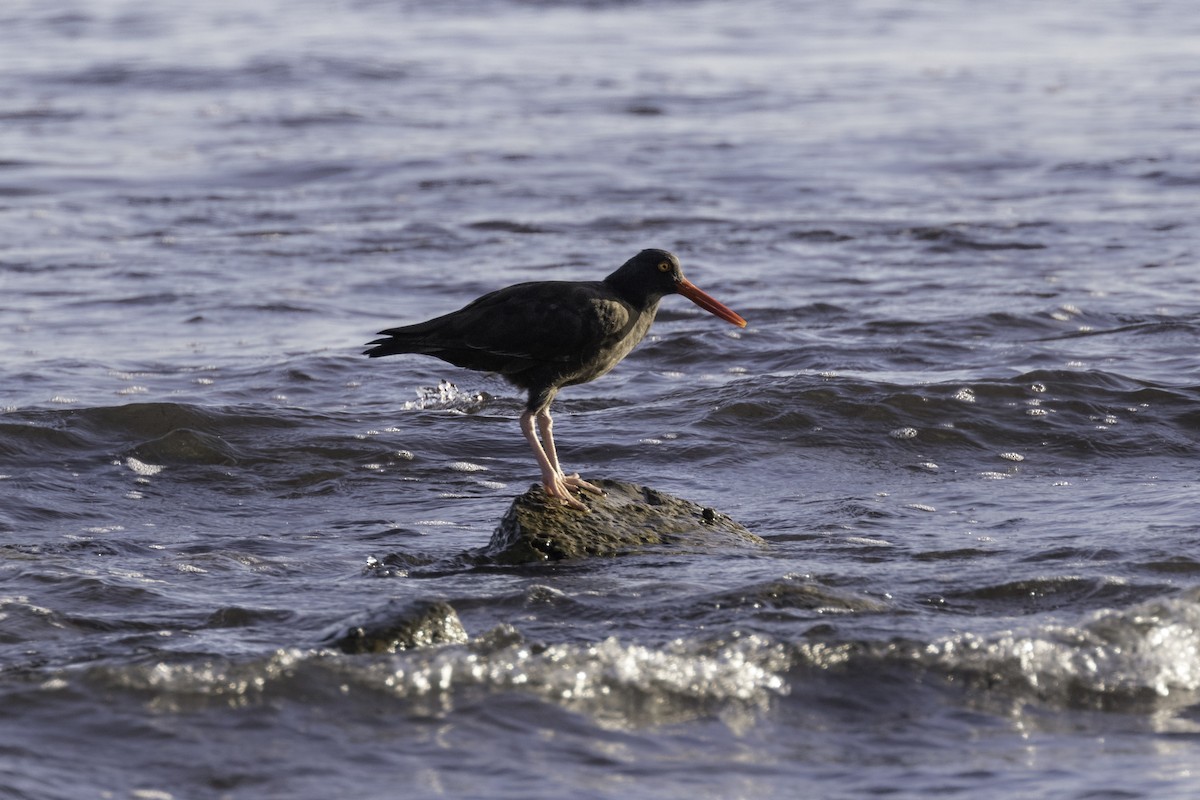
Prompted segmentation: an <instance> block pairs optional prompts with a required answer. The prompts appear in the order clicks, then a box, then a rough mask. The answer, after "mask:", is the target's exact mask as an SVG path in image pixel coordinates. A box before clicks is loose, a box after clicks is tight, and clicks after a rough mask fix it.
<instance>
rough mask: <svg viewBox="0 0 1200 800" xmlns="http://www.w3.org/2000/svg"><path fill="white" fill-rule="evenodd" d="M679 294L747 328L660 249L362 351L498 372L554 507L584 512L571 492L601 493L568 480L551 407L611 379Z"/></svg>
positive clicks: (520, 291) (536, 286)
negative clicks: (516, 398)
mask: <svg viewBox="0 0 1200 800" xmlns="http://www.w3.org/2000/svg"><path fill="white" fill-rule="evenodd" d="M669 294H681V295H683V296H684V297H686V298H687V299H689V300H691V301H692V302H693V303H695V304H696V305H698V306H699V307H700V308H702V309H704V310H705V311H708V312H709V313H711V314H713V315H715V316H717V317H719V318H720V319H722V320H725V321H726V322H729V323H732V324H734V325H737V326H738V327H739V328H744V327H746V320H745V319H743V318H742V317H741V316H739V315H738V314H737V313H736V312H734V311H733V310H732V309H730V308H729V307H728V306H726V305H724V304H723V303H721V302H719V301H718V300H716V299H714V298H713V297H712V296H710V295H709V294H707V293H705V292H703V291H701V290H700V289H699V288H697V287H696V285H695V284H693V283H692V282H691V281H689V280H688V279H687V278H685V277H684V275H683V270H682V268H681V266H680V262H679V259H678V258H676V257H675V255H673V254H672V253H670V252H668V251H666V250H659V249H647V250H642V251H641V252H639V253H638V254H637V255H635V256H634V257H633V258H631V259H629V260H628V261H626V262H625V263H624V264H622V265H621V266H620V267H619V268H617V269H616V270H615V271H614V272H613V273H612V274H611V275H609V276H608V277H607V278H605V279H604V280H602V281H534V282H530V283H518V284H515V285H513V286H508V287H505V288H503V289H498V290H496V291H494V292H491V293H489V294H485V295H483V296H482V297H480V298H478V299H476V300H474V301H473V302H471V303H469V304H468V305H466V306H464V307H463V308H461V309H459V310H458V311H454V312H451V313H449V314H444V315H442V316H440V317H435V318H434V319H431V320H427V321H425V322H418V323H416V324H414V325H405V326H402V327H397V328H388V329H387V330H382V331H380V332H379V336H380V337H382V338H379V339H375V340H373V341H371V342H368V343H367V346H368V347H369V348H370V349H368V350H364V351H363V355H366V356H368V357H370V358H379V357H381V356H390V355H397V354H402V353H414V354H419V355H426V356H433V357H434V358H439V359H441V360H442V361H446V362H448V363H450V364H453V365H455V366H458V367H464V368H466V369H471V370H478V371H482V372H492V373H497V374H499V375H500V376H501V377H503V378H505V379H506V380H507V381H509V382H510V383H511V384H513V385H514V386H516V387H518V388H521V389H524V390H526V391H527V392H528V399H527V402H526V403H525V410H524V412H523V413H522V414H521V417H520V425H521V432H522V433H523V434H524V436H525V439H526V440H527V441H528V442H529V446H530V448H531V449H532V450H533V454H534V457H535V458H536V459H537V462H538V467H539V468H540V470H541V476H542V487H543V489H544V490H545V493H546V495H547V496H549V497H550V498H554V499H556V500H558V501H560V502H561V503H562V504H563V505H566V506H568V507H570V508H573V509H577V510H581V511H586V510H587V506H585V505H584V504H583V503H582V502H580V501H579V500H578V499H577V498H576V497H575V496H574V495H573V494H572V493H571V490H572V489H577V490H579V491H581V492H589V493H593V494H603V491H602V490H601V489H600V488H598V487H597V486H595V485H593V484H591V483H588V482H587V481H586V480H584V479H583V478H581V477H580V476H579V474H578V473H573V474H570V475H568V474H566V473H565V472H564V471H563V469H562V467H561V466H560V464H559V461H558V452H557V449H556V448H555V445H554V435H553V425H554V423H553V420H552V419H551V416H550V403H551V402H552V401H553V400H554V398H555V395H557V394H558V391H559V390H560V389H562V388H563V387H564V386H574V385H577V384H580V383H587V382H589V381H593V380H595V379H596V378H599V377H600V376H602V375H604V374H605V373H607V372H608V371H609V370H611V369H612V368H613V367H615V366H616V365H617V364H618V363H619V362H620V361H621V360H622V359H623V358H625V356H627V355H629V353H630V351H632V350H633V348H634V347H636V346H637V345H638V343H639V342H641V341H642V339H643V338H645V336H646V333H647V331H649V330H650V325H651V323H652V322H654V317H655V315H656V314H657V313H658V304H659V301H660V300H661V299H662V298H663V297H665V296H666V295H669Z"/></svg>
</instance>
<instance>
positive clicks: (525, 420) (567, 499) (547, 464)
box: [521, 411, 600, 511]
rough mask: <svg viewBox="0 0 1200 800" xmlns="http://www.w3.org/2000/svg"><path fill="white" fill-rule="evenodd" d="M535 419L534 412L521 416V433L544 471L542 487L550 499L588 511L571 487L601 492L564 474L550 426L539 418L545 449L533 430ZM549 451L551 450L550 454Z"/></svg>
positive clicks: (527, 412) (578, 479) (574, 477)
mask: <svg viewBox="0 0 1200 800" xmlns="http://www.w3.org/2000/svg"><path fill="white" fill-rule="evenodd" d="M533 417H534V414H533V412H532V411H526V412H525V413H524V414H522V415H521V433H523V434H525V440H526V441H527V442H529V446H530V447H531V448H533V455H534V457H535V458H537V462H538V466H539V467H540V468H541V470H542V487H543V488H544V489H545V490H546V494H547V495H549V496H550V497H557V498H558V499H559V500H561V501H562V502H563V503H564V504H566V505H568V506H570V507H571V508H574V509H578V510H580V511H586V510H587V506H585V505H584V504H583V503H581V502H579V501H578V500H577V499H575V497H574V496H573V495H572V494H571V490H570V488H569V487H571V486H578V487H579V488H584V486H586V487H587V488H588V489H590V490H593V491H597V492H598V491H600V490H599V489H596V487H594V486H592V485H591V484H590V483H587V481H584V480H583V479H581V478H580V477H579V476H578V475H574V476H572V477H571V478H568V477H566V476H565V475H563V474H562V469H561V468H560V467H559V466H558V455H557V453H555V450H554V439H553V437H552V436H550V426H549V425H543V423H542V421H541V417H540V416H539V418H538V427H539V428H540V429H541V430H542V431H543V432H544V433H543V435H544V436H545V437H546V442H547V448H545V449H543V447H542V443H541V442H540V441H539V440H538V436H537V433H536V432H535V431H534V428H533ZM547 450H549V452H548V453H547Z"/></svg>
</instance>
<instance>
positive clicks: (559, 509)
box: [479, 479, 766, 564]
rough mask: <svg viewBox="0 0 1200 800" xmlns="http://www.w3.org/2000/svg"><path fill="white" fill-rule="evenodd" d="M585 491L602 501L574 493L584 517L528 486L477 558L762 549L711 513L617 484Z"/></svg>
mask: <svg viewBox="0 0 1200 800" xmlns="http://www.w3.org/2000/svg"><path fill="white" fill-rule="evenodd" d="M591 483H593V484H594V485H596V486H598V487H599V488H601V489H603V490H604V492H605V494H604V495H603V496H597V495H593V494H590V493H582V494H581V495H580V497H581V499H582V500H583V502H584V503H585V504H586V505H587V506H588V510H587V511H586V512H583V511H575V510H572V509H569V508H566V507H565V506H563V505H562V504H561V503H559V502H557V501H555V500H552V499H551V498H549V497H547V496H546V494H545V492H544V491H543V490H542V487H541V486H533V487H532V488H530V490H529V491H527V492H525V493H524V494H522V495H520V496H519V497H517V498H516V499H515V500H513V502H512V505H511V506H510V507H509V509H508V512H507V513H506V514H505V515H504V518H503V519H501V521H500V525H499V527H497V528H496V531H495V532H494V533H493V534H492V539H491V542H490V543H489V544H488V546H487V547H486V548H484V549H483V550H482V551H480V552H479V555H481V556H483V557H485V558H486V560H489V561H492V562H494V563H505V564H521V563H527V562H531V561H554V560H561V559H574V558H585V557H588V556H614V555H618V554H621V553H626V552H631V551H637V550H641V549H645V548H650V547H661V546H667V547H681V548H685V549H686V548H698V549H704V550H711V549H713V548H719V547H730V546H734V547H762V546H765V544H766V543H765V542H764V541H763V540H762V539H761V538H759V537H758V536H755V535H754V534H753V533H751V532H750V531H748V530H746V529H745V528H744V527H742V526H741V525H739V524H738V523H736V522H734V521H733V520H732V519H730V518H729V517H728V516H726V515H725V514H722V513H720V512H719V511H716V510H715V509H712V508H705V507H704V506H700V505H697V504H696V503H692V502H690V501H688V500H683V499H681V498H678V497H674V496H672V495H669V494H666V493H665V492H660V491H658V490H656V489H652V488H649V487H646V486H638V485H636V484H632V483H626V482H624V481H616V480H606V479H600V480H593V481H591Z"/></svg>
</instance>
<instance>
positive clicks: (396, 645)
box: [326, 600, 467, 653]
mask: <svg viewBox="0 0 1200 800" xmlns="http://www.w3.org/2000/svg"><path fill="white" fill-rule="evenodd" d="M465 641H467V631H466V629H464V628H463V624H462V622H461V621H460V620H459V618H458V613H457V612H455V610H454V609H453V608H452V607H451V606H450V604H449V603H446V602H443V601H441V600H415V601H408V602H402V601H392V602H390V603H388V604H387V605H386V606H384V607H383V608H378V609H375V610H373V611H368V612H366V613H365V614H362V615H361V616H360V617H358V618H356V619H354V620H352V621H351V623H350V625H349V627H348V628H344V629H341V630H339V631H337V632H336V633H334V634H333V635H331V636H329V637H328V638H327V639H326V644H328V645H329V646H331V647H336V648H338V649H339V650H341V651H342V652H343V653H395V652H396V651H397V650H411V649H413V648H416V647H429V646H431V645H436V644H461V643H463V642H465Z"/></svg>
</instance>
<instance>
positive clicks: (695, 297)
mask: <svg viewBox="0 0 1200 800" xmlns="http://www.w3.org/2000/svg"><path fill="white" fill-rule="evenodd" d="M675 289H676V290H677V291H678V292H679V293H680V294H681V295H683V296H684V297H686V298H687V299H688V300H691V301H692V302H693V303H695V304H696V305H698V306H700V307H701V308H703V309H704V310H705V311H707V312H708V313H710V314H713V315H715V316H718V317H720V318H721V319H723V320H725V321H726V322H731V323H733V324H734V325H737V326H738V327H739V328H744V327H746V320H744V319H742V318H741V316H740V315H739V314H738V313H737V312H736V311H734V310H733V309H732V308H730V307H729V306H727V305H725V304H724V303H722V302H721V301H719V300H717V299H716V298H715V297H712V296H711V295H709V294H708V293H707V292H703V291H701V290H700V289H699V288H697V286H696V284H694V283H692V282H691V281H689V280H688V279H687V278H680V280H679V282H678V283H676V284H675Z"/></svg>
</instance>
